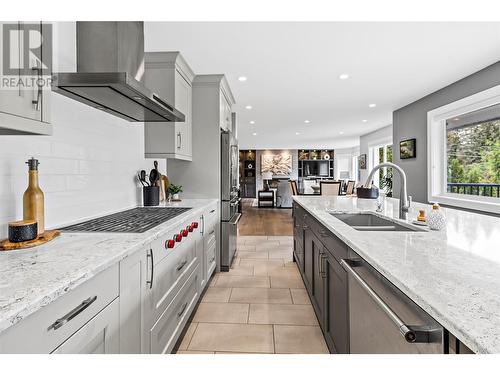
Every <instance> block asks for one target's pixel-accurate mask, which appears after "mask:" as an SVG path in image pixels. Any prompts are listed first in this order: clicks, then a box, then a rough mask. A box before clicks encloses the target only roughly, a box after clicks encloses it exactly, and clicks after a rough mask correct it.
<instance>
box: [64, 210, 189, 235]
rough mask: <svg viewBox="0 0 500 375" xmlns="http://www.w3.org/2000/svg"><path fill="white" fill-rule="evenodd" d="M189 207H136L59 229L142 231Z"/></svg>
mask: <svg viewBox="0 0 500 375" xmlns="http://www.w3.org/2000/svg"><path fill="white" fill-rule="evenodd" d="M190 209H191V208H184V207H165V208H163V207H137V208H132V209H130V210H127V211H122V212H117V213H116V214H111V215H107V216H103V217H98V218H96V219H92V220H88V221H84V222H83V223H79V224H73V225H70V226H67V227H64V228H61V229H60V230H62V231H65V232H115V233H143V232H146V231H147V230H149V229H151V228H154V227H156V226H158V225H160V224H162V223H164V222H165V221H168V220H171V219H173V218H175V217H176V216H179V215H181V214H183V213H184V212H186V211H189V210H190Z"/></svg>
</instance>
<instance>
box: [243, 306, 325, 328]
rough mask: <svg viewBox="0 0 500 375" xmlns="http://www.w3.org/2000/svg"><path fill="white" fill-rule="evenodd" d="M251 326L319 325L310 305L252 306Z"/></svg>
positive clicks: (249, 320) (249, 318)
mask: <svg viewBox="0 0 500 375" xmlns="http://www.w3.org/2000/svg"><path fill="white" fill-rule="evenodd" d="M248 323H250V324H289V325H318V320H317V319H316V315H315V314H314V310H313V308H312V306H310V305H270V304H251V305H250V315H249V316H248Z"/></svg>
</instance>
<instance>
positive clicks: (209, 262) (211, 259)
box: [205, 242, 217, 280]
mask: <svg viewBox="0 0 500 375" xmlns="http://www.w3.org/2000/svg"><path fill="white" fill-rule="evenodd" d="M215 250H216V246H215V242H214V243H213V245H212V246H211V247H209V248H208V251H207V252H206V253H205V262H206V266H205V267H206V270H207V280H208V279H209V278H210V276H211V275H212V272H213V271H214V270H215V266H216V264H217V261H216V251H215Z"/></svg>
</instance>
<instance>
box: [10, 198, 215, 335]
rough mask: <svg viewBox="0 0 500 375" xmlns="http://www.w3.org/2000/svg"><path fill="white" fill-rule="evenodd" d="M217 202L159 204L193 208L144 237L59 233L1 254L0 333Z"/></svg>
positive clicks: (143, 234)
mask: <svg viewBox="0 0 500 375" xmlns="http://www.w3.org/2000/svg"><path fill="white" fill-rule="evenodd" d="M217 201H218V200H216V199H183V200H182V201H181V202H175V203H166V204H162V205H161V206H162V207H190V208H192V210H189V211H187V212H185V213H183V214H181V215H179V216H177V217H175V218H174V219H172V220H169V221H167V222H165V223H163V224H161V225H159V226H157V227H155V228H153V229H150V230H148V231H146V232H144V233H134V234H132V233H72V232H63V233H62V234H61V236H60V237H58V238H56V239H55V240H53V241H51V242H49V243H47V244H44V245H41V246H38V247H35V248H31V249H23V250H13V251H3V252H0V333H1V332H2V331H3V330H5V329H7V328H9V327H11V326H13V325H15V324H16V323H18V322H19V321H21V320H22V319H23V318H25V317H27V316H28V315H30V314H32V313H34V312H36V311H37V310H38V309H40V308H41V307H43V306H45V305H48V304H49V303H50V302H52V301H54V300H55V299H57V298H58V297H60V296H61V295H63V294H65V293H66V292H68V291H70V290H72V289H74V288H75V287H77V286H78V285H80V284H82V283H83V282H85V281H86V280H88V279H90V278H91V277H93V276H94V275H96V274H98V273H99V272H101V271H103V270H105V269H107V268H109V267H111V266H112V265H114V264H116V263H118V262H119V261H120V260H122V259H123V258H125V257H127V256H128V255H130V254H132V253H133V252H135V251H137V250H139V249H141V248H143V247H144V246H145V245H146V244H148V243H150V242H151V241H153V240H155V239H157V238H158V237H160V236H162V235H164V234H166V233H167V232H169V231H171V230H173V229H175V228H176V226H178V225H179V224H180V223H181V222H182V221H184V220H186V219H189V218H190V217H191V216H192V217H193V219H194V218H195V217H196V216H199V215H200V213H201V212H202V211H203V210H204V209H206V208H207V207H208V206H210V205H212V204H214V203H216V202H217ZM81 221H83V220H81Z"/></svg>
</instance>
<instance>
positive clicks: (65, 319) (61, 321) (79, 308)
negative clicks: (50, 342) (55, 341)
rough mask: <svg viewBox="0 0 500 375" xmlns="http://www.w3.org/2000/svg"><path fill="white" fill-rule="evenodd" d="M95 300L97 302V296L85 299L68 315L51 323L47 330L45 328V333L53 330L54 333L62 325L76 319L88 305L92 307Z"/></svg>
mask: <svg viewBox="0 0 500 375" xmlns="http://www.w3.org/2000/svg"><path fill="white" fill-rule="evenodd" d="M96 300H97V296H94V297H89V298H87V299H86V300H84V301H83V302H82V303H81V304H80V305H78V306H77V307H75V308H74V309H73V310H71V311H70V312H69V313H67V314H66V315H64V316H63V317H62V318H59V319H57V320H56V321H55V322H54V323H52V324H51V325H50V326H49V328H47V331H50V330H51V329H53V330H54V331H55V330H56V329H59V328H61V327H62V326H63V325H65V324H66V323H68V322H69V321H70V320H72V319H74V318H76V317H77V316H78V315H79V314H81V313H82V312H83V311H84V310H85V309H87V308H88V307H89V306H90V305H92V304H93V303H94V302H95V301H96Z"/></svg>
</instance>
